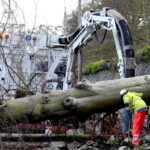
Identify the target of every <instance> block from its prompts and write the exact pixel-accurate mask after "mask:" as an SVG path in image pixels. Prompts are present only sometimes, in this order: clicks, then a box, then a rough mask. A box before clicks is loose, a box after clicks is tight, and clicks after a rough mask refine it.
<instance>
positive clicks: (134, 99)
mask: <svg viewBox="0 0 150 150" xmlns="http://www.w3.org/2000/svg"><path fill="white" fill-rule="evenodd" d="M138 100H141V98H137V99H133V100H132V102H135V101H138Z"/></svg>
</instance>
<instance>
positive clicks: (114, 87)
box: [0, 75, 150, 121]
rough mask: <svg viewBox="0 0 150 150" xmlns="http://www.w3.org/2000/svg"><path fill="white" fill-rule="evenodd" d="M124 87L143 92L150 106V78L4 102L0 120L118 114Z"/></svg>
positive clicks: (84, 84)
mask: <svg viewBox="0 0 150 150" xmlns="http://www.w3.org/2000/svg"><path fill="white" fill-rule="evenodd" d="M122 88H127V89H129V90H133V91H138V92H143V93H144V95H145V97H144V98H145V100H146V102H147V103H148V104H149V103H150V75H149V76H140V77H133V78H125V79H117V80H108V81H100V82H96V83H94V84H92V83H88V82H86V81H84V82H81V83H79V84H78V85H77V87H76V88H72V89H68V90H66V91H55V92H52V93H48V94H43V95H42V94H41V95H35V96H30V97H24V98H19V99H14V100H8V101H4V102H5V104H6V107H3V108H1V113H0V119H2V120H8V121H11V120H16V121H20V120H22V119H24V118H27V119H28V120H30V121H38V120H44V119H51V118H52V117H55V118H56V117H62V116H69V115H70V116H71V115H78V116H85V115H89V114H92V113H97V112H104V111H115V110H117V109H119V108H121V107H123V103H122V100H121V98H120V95H119V91H120V90H121V89H122Z"/></svg>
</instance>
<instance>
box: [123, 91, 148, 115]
mask: <svg viewBox="0 0 150 150" xmlns="http://www.w3.org/2000/svg"><path fill="white" fill-rule="evenodd" d="M142 96H143V93H136V92H127V93H126V94H125V95H124V96H123V101H124V103H125V104H129V107H130V109H131V111H133V112H134V114H135V113H137V112H141V111H147V105H146V103H145V102H144V100H143V99H142Z"/></svg>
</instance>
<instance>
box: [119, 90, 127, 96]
mask: <svg viewBox="0 0 150 150" xmlns="http://www.w3.org/2000/svg"><path fill="white" fill-rule="evenodd" d="M127 92H128V91H127V90H126V89H122V90H121V91H120V95H124V94H126V93H127Z"/></svg>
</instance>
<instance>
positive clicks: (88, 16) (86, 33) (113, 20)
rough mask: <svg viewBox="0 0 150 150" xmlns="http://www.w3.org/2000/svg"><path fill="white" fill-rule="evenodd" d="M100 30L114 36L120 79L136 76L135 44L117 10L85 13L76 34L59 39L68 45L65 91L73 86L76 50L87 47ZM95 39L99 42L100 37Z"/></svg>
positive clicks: (108, 9)
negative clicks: (109, 32)
mask: <svg viewBox="0 0 150 150" xmlns="http://www.w3.org/2000/svg"><path fill="white" fill-rule="evenodd" d="M100 29H104V30H106V31H111V32H112V34H113V38H114V43H115V47H116V51H117V56H118V68H119V70H118V71H119V74H120V77H121V78H127V77H133V76H135V60H134V50H133V42H132V37H131V34H130V30H129V27H128V24H127V21H126V20H125V19H124V17H123V16H122V15H121V14H120V13H118V12H117V11H116V10H114V9H111V8H103V9H102V10H100V11H96V12H89V11H87V12H85V13H84V15H83V17H82V22H81V24H80V25H79V26H78V27H77V29H76V30H75V32H74V33H72V34H70V35H68V36H64V37H60V38H59V39H58V42H59V43H60V44H66V45H67V65H66V76H65V79H64V85H63V89H68V88H69V85H70V84H71V81H72V74H73V72H72V68H73V66H74V62H75V60H74V59H75V53H76V50H79V49H80V48H81V47H82V46H84V45H86V44H87V43H88V42H89V41H90V40H91V38H92V36H93V35H96V34H95V33H96V32H97V31H98V30H100ZM95 37H96V38H97V40H98V37H97V36H95Z"/></svg>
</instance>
